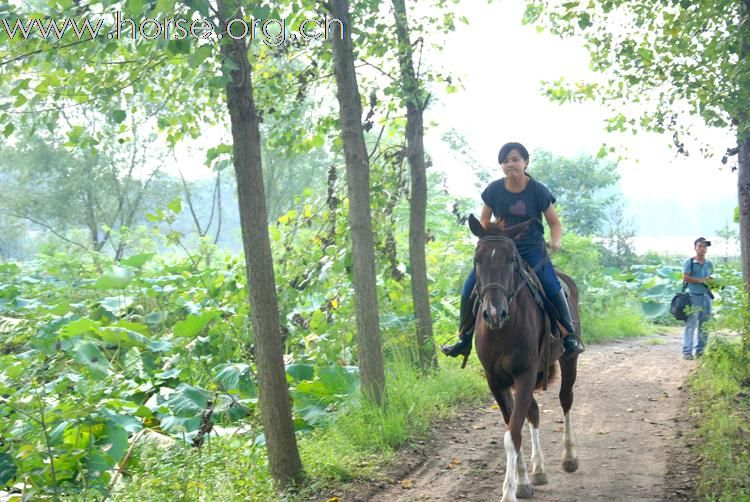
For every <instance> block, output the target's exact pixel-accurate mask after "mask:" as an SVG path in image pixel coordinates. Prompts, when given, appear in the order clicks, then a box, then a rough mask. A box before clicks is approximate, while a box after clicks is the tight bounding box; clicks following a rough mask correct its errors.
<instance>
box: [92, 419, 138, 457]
mask: <svg viewBox="0 0 750 502" xmlns="http://www.w3.org/2000/svg"><path fill="white" fill-rule="evenodd" d="M132 420H134V421H135V422H138V421H137V420H135V419H134V418H133V419H132ZM97 443H98V444H100V445H102V449H103V450H104V451H106V452H107V455H109V457H110V458H111V459H112V461H113V462H112V465H114V464H115V463H117V462H119V461H120V460H121V459H122V457H123V456H124V455H125V452H126V451H127V449H128V431H127V430H125V428H124V427H123V426H121V425H120V424H119V423H117V422H116V421H114V420H108V421H107V422H106V426H105V427H104V435H103V436H102V438H101V439H100V440H99V441H97Z"/></svg>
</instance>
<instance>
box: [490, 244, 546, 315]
mask: <svg viewBox="0 0 750 502" xmlns="http://www.w3.org/2000/svg"><path fill="white" fill-rule="evenodd" d="M488 241H500V242H509V243H510V244H511V245H512V246H513V247H512V248H511V249H513V280H514V282H515V285H514V287H512V288H510V290H509V289H508V288H506V287H505V286H503V285H502V284H500V283H499V282H491V283H489V284H487V285H486V286H484V287H483V288H482V289H481V290H480V293H479V301H480V302H482V303H484V295H485V294H486V293H487V291H490V290H492V289H497V290H500V293H502V295H503V296H504V297H505V300H506V302H507V303H508V310H510V305H511V302H512V301H513V298H515V296H516V294H518V292H519V291H521V288H523V287H524V286H525V285H526V284H527V283H528V282H529V280H530V276H529V272H528V271H526V270H524V268H523V266H522V265H521V256H520V255H519V254H518V248H516V243H515V241H514V240H513V239H511V238H510V237H506V236H504V235H485V236H484V237H481V238H480V239H479V242H480V243H481V242H488ZM547 260H549V255H547V254H546V253H545V255H544V258H543V259H542V260H541V261H540V262H539V263H537V264H536V266H535V267H534V268H533V270H532V272H533V273H535V274H537V273H538V272H539V270H540V269H541V268H542V267H543V266H544V264H545V262H546V261H547ZM519 277H520V279H521V281H520V283H519V281H518V279H519ZM478 284H479V277H477V285H478Z"/></svg>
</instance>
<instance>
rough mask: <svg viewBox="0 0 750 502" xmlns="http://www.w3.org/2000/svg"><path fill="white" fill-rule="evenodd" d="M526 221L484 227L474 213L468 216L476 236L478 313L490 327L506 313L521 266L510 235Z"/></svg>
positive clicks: (504, 318) (519, 231) (520, 230)
mask: <svg viewBox="0 0 750 502" xmlns="http://www.w3.org/2000/svg"><path fill="white" fill-rule="evenodd" d="M530 224H531V221H527V222H525V223H521V224H519V225H514V226H512V227H509V228H505V229H499V228H492V229H485V228H484V227H482V225H481V223H479V221H478V220H477V219H476V218H475V217H474V215H471V216H469V227H470V228H471V231H472V233H473V234H474V235H476V236H477V237H479V242H478V243H477V248H476V251H475V252H474V266H475V268H476V273H477V291H478V292H479V298H480V301H481V302H482V303H481V306H480V307H479V310H480V312H479V314H480V315H481V316H482V318H483V319H484V321H485V322H486V323H487V325H488V326H489V327H490V328H491V329H500V328H501V327H502V325H503V324H504V323H505V321H507V320H508V319H509V317H510V304H511V302H512V300H513V297H514V296H515V294H516V290H517V288H518V284H520V282H519V279H518V277H519V273H520V270H521V269H520V267H521V257H520V255H519V254H518V250H517V249H516V244H515V242H513V239H515V238H516V237H518V236H520V235H521V234H522V233H523V232H524V231H526V229H527V228H528V227H529V225H530Z"/></svg>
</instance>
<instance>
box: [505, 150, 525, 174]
mask: <svg viewBox="0 0 750 502" xmlns="http://www.w3.org/2000/svg"><path fill="white" fill-rule="evenodd" d="M528 165H529V161H528V160H524V158H523V157H521V154H520V153H519V152H518V150H511V151H510V153H509V154H508V156H507V157H506V158H505V160H504V161H503V163H502V166H503V173H505V175H506V176H510V177H521V176H523V175H524V172H525V171H526V167H528Z"/></svg>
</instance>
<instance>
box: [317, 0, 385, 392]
mask: <svg viewBox="0 0 750 502" xmlns="http://www.w3.org/2000/svg"><path fill="white" fill-rule="evenodd" d="M329 9H330V11H331V15H332V16H333V17H334V18H335V19H338V20H340V21H341V22H342V24H343V34H342V36H341V37H340V38H339V36H338V35H337V34H335V33H334V34H332V36H331V43H332V45H333V57H334V71H335V74H336V86H337V96H338V101H339V114H340V119H341V138H342V140H343V144H344V156H345V158H346V178H347V193H348V196H349V226H350V228H351V232H352V262H353V268H354V291H355V296H356V304H357V309H356V310H357V336H358V340H359V371H360V379H361V382H362V391H363V393H364V394H365V395H366V396H367V397H368V398H370V399H371V400H372V401H374V402H375V403H378V404H381V403H382V402H383V391H384V390H385V370H384V368H383V347H382V343H381V341H380V323H379V321H378V292H377V287H376V284H375V251H374V249H373V238H372V221H371V218H370V162H369V159H368V157H367V149H366V147H365V136H364V131H363V130H362V102H361V100H360V96H359V88H358V87H357V75H356V73H355V71H354V54H353V52H352V39H351V35H350V30H351V23H350V22H349V2H348V1H347V0H331V1H330V3H329Z"/></svg>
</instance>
